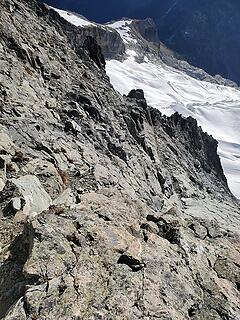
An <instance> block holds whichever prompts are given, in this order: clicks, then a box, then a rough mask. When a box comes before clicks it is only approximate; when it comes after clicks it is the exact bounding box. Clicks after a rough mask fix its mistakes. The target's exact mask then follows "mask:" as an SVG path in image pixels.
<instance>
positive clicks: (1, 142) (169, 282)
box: [0, 0, 240, 320]
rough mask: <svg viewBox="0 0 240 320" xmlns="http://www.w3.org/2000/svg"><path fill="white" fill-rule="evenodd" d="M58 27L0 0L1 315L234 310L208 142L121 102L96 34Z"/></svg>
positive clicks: (224, 209)
mask: <svg viewBox="0 0 240 320" xmlns="http://www.w3.org/2000/svg"><path fill="white" fill-rule="evenodd" d="M62 23H63V22H62V20H61V19H59V16H57V15H56V16H53V14H52V13H51V12H49V10H48V8H47V7H45V6H44V5H40V4H37V3H36V2H35V1H33V0H25V1H18V0H13V1H10V0H3V1H2V2H1V3H0V25H1V29H0V32H1V37H0V66H1V67H0V113H1V118H0V123H1V124H0V190H1V192H0V214H1V225H0V260H1V264H0V283H1V286H0V317H1V318H2V319H12V320H13V319H29V320H30V319H48V320H49V319H63V320H64V319H131V320H132V319H156V318H158V319H174V320H175V319H234V320H235V319H240V309H239V283H240V273H239V258H240V257H239V224H240V221H239V204H238V203H237V202H236V200H235V199H234V198H233V197H232V196H231V194H230V192H229V190H228V187H227V184H226V179H225V177H224V174H223V171H222V167H221V164H220V160H219V157H218V156H217V153H216V150H217V142H216V141H215V140H214V139H213V138H212V137H210V136H208V135H207V134H206V133H204V132H203V131H202V130H201V129H200V128H199V127H198V126H197V123H196V121H195V120H194V119H192V118H187V119H184V118H182V117H181V116H180V115H179V114H174V115H172V116H171V117H170V118H168V117H166V116H162V115H161V113H160V112H159V111H157V110H156V109H153V108H150V107H149V106H148V105H147V103H146V100H145V98H144V93H143V92H142V91H141V90H133V91H131V92H130V93H129V95H128V96H125V97H122V96H121V95H120V94H119V93H117V92H116V91H115V90H114V89H113V87H112V86H111V85H110V82H109V79H108V77H107V76H106V73H105V70H104V65H105V61H104V58H103V55H102V52H101V49H100V47H99V45H98V44H97V43H96V41H95V40H94V39H93V38H92V37H89V34H88V33H86V34H84V33H82V34H81V36H80V34H79V33H78V32H79V31H78V28H74V27H73V26H71V27H70V26H69V25H67V23H65V27H64V28H63V25H62ZM70 29H71V31H70ZM75 32H76V35H77V36H74V35H73V34H74V33H75Z"/></svg>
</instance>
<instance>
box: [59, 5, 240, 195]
mask: <svg viewBox="0 0 240 320" xmlns="http://www.w3.org/2000/svg"><path fill="white" fill-rule="evenodd" d="M58 12H59V13H60V15H61V16H62V17H63V18H65V16H64V12H65V11H58ZM65 14H66V13H65ZM72 16H74V14H69V15H68V17H72ZM68 21H70V22H72V23H73V24H75V25H76V26H78V25H79V24H80V23H81V20H79V22H78V23H76V21H71V18H70V19H68ZM95 25H96V26H98V28H99V29H101V28H106V27H108V28H111V29H114V30H116V31H117V32H118V33H119V35H120V36H121V38H122V42H123V44H124V46H125V52H126V55H125V56H124V54H123V49H122V52H121V53H119V52H118V55H117V57H116V58H115V57H114V56H113V57H112V58H111V59H108V60H107V65H106V71H107V74H108V75H109V76H110V79H111V82H112V84H113V85H114V87H115V88H116V89H117V90H118V91H119V92H120V93H121V94H127V93H128V92H129V91H130V90H131V89H133V88H142V89H143V90H144V92H145V95H146V99H147V101H148V103H149V104H150V105H151V106H153V107H155V108H157V109H159V110H160V111H161V112H163V113H164V114H166V115H170V114H172V113H173V112H179V113H181V114H182V115H184V116H192V117H193V118H195V119H197V120H198V123H199V125H201V126H202V128H203V129H204V130H205V131H207V132H208V133H209V134H212V135H213V136H214V137H215V139H217V140H218V141H219V149H218V152H219V155H220V156H221V160H222V164H223V168H224V172H225V174H226V176H227V179H228V183H229V187H230V189H231V191H232V192H233V194H234V195H235V196H236V197H238V198H240V133H239V130H238V124H239V120H240V91H239V89H238V88H232V87H229V85H233V84H232V83H230V82H227V81H226V82H224V79H221V78H211V77H210V76H209V75H207V74H205V73H204V72H203V71H202V70H199V69H194V68H193V67H192V66H191V65H188V64H187V63H185V64H183V63H182V62H181V61H178V60H176V59H174V58H173V57H171V54H169V53H168V52H167V53H164V51H163V52H161V50H162V49H161V48H160V51H159V48H158V47H157V46H154V44H151V43H150V42H149V41H147V40H146V39H144V38H143V37H142V35H141V34H140V31H141V32H145V33H144V36H145V37H146V33H147V35H148V37H149V36H150V37H151V39H152V38H154V37H156V33H155V29H154V25H152V23H151V21H145V22H142V21H138V20H136V21H135V20H131V19H126V20H122V21H117V22H114V23H109V24H107V25H106V26H102V25H97V24H95ZM89 28H90V25H89ZM90 29H91V28H90ZM109 33H111V30H110V31H109ZM98 41H100V42H101V37H99V38H98ZM121 47H123V45H122V46H121ZM104 51H105V50H104ZM108 51H109V48H108ZM105 56H106V55H105ZM119 56H120V57H121V56H122V59H119ZM159 56H160V57H159ZM163 61H165V62H163ZM173 67H174V68H173ZM189 75H190V76H189ZM193 77H194V78H193ZM199 79H201V80H202V79H203V80H207V82H206V81H199ZM210 82H211V83H210ZM223 84H226V85H225V86H223Z"/></svg>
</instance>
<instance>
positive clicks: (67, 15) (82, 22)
mask: <svg viewBox="0 0 240 320" xmlns="http://www.w3.org/2000/svg"><path fill="white" fill-rule="evenodd" d="M50 8H51V9H53V10H54V11H56V12H57V13H58V14H59V15H60V16H61V17H62V18H64V19H65V20H67V21H68V22H70V23H71V24H73V25H74V26H76V27H86V26H93V25H95V24H94V23H92V22H90V21H88V20H87V19H85V18H83V17H81V16H80V15H78V14H76V13H72V12H69V11H64V10H61V9H56V8H53V7H50Z"/></svg>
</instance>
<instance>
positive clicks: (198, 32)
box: [47, 0, 240, 84]
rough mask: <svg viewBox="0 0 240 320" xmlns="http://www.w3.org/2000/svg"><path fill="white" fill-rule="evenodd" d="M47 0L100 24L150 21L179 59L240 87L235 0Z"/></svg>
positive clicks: (238, 9) (239, 14)
mask: <svg viewBox="0 0 240 320" xmlns="http://www.w3.org/2000/svg"><path fill="white" fill-rule="evenodd" d="M47 1H48V3H49V4H51V5H53V6H55V7H60V8H64V9H66V10H72V11H75V12H80V13H82V14H84V15H85V16H86V17H88V18H89V19H91V20H94V21H98V22H101V23H103V22H107V21H110V20H111V19H116V20H119V19H121V18H122V17H130V18H135V19H143V18H148V17H151V18H153V19H154V20H155V22H156V24H157V26H158V30H159V35H160V39H161V41H162V42H163V43H164V44H165V45H166V46H167V47H169V48H171V49H173V50H174V51H175V52H178V53H179V54H180V55H181V56H182V58H183V59H184V60H187V61H188V62H189V63H191V64H193V65H196V66H198V67H200V68H203V69H204V70H206V71H207V72H208V73H209V74H211V75H216V74H220V75H222V76H223V77H225V78H227V79H231V80H233V81H235V82H237V83H238V84H239V83H240V72H239V70H240V65H239V53H240V42H239V36H238V35H239V29H240V22H239V21H240V5H239V1H238V0H211V1H208V0H161V1H159V0H139V1H136V0H128V1H126V0H124V1H123V0H122V1H117V0H111V1H109V0H102V1H101V3H100V2H99V1H98V0H88V1H86V0H85V1H72V0H65V1H62V0H47Z"/></svg>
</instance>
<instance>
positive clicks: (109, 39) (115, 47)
mask: <svg viewBox="0 0 240 320" xmlns="http://www.w3.org/2000/svg"><path fill="white" fill-rule="evenodd" d="M41 6H43V7H44V6H45V5H41ZM46 10H48V8H47V7H46ZM48 14H49V17H50V19H51V18H53V19H54V21H58V23H59V24H60V25H61V28H62V29H63V30H64V31H65V32H66V33H67V35H68V37H69V39H70V41H72V42H74V43H75V44H78V45H80V46H82V44H83V41H84V39H85V38H86V37H87V36H90V37H92V38H94V39H95V40H96V41H97V43H98V44H99V45H100V46H101V49H102V53H103V54H104V56H105V57H106V58H109V59H113V58H115V59H116V58H120V57H122V56H123V55H124V52H125V45H124V43H123V41H122V38H121V37H120V35H119V33H118V32H116V31H115V30H113V29H109V28H108V27H107V26H101V25H98V24H89V25H87V26H84V27H81V26H80V27H78V28H76V26H73V25H72V24H71V23H69V22H67V21H66V20H65V19H63V18H62V17H61V16H60V15H59V14H58V13H57V12H56V11H54V10H51V9H50V10H49V11H48Z"/></svg>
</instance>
